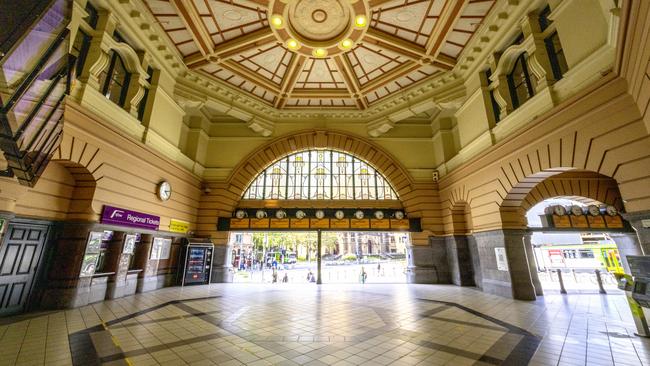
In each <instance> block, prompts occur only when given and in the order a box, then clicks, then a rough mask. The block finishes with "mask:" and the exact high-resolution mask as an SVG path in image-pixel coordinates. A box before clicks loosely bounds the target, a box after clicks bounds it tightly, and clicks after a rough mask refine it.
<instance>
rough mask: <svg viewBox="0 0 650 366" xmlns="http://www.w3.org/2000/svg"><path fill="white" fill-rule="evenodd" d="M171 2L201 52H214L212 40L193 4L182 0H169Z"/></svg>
mask: <svg viewBox="0 0 650 366" xmlns="http://www.w3.org/2000/svg"><path fill="white" fill-rule="evenodd" d="M171 4H172V6H174V8H176V10H177V11H178V15H179V16H180V18H181V20H182V21H183V24H185V26H186V27H187V29H188V30H189V31H190V34H191V35H192V39H193V40H194V42H196V44H197V45H198V47H199V51H200V52H201V54H202V55H203V56H206V55H209V54H211V53H212V52H214V41H213V40H212V37H210V32H208V30H207V29H206V28H205V25H204V24H203V21H202V20H201V16H200V15H199V13H198V12H197V10H196V8H195V7H194V5H193V4H192V3H191V2H189V1H183V0H171Z"/></svg>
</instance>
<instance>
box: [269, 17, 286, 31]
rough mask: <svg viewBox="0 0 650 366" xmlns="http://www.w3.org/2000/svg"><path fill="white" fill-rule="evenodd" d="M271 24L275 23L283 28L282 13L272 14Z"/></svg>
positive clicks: (274, 24)
mask: <svg viewBox="0 0 650 366" xmlns="http://www.w3.org/2000/svg"><path fill="white" fill-rule="evenodd" d="M271 25H273V26H274V27H275V28H276V29H280V28H282V27H283V26H284V18H282V15H278V14H273V15H271Z"/></svg>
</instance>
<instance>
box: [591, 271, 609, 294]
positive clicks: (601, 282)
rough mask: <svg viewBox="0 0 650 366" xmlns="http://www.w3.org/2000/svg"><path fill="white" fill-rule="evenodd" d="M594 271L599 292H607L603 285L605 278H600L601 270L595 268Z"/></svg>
mask: <svg viewBox="0 0 650 366" xmlns="http://www.w3.org/2000/svg"><path fill="white" fill-rule="evenodd" d="M594 272H595V273H596V282H598V292H600V293H601V294H606V293H607V292H606V291H605V288H604V287H603V280H602V279H601V278H600V270H599V269H596V270H594Z"/></svg>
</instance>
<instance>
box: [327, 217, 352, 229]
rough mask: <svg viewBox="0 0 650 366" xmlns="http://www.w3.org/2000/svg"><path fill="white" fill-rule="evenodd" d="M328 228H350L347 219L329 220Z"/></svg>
mask: <svg viewBox="0 0 650 366" xmlns="http://www.w3.org/2000/svg"><path fill="white" fill-rule="evenodd" d="M330 228H332V229H349V228H350V220H348V219H340V220H339V219H331V220H330Z"/></svg>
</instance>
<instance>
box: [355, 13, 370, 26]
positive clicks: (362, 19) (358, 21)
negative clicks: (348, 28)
mask: <svg viewBox="0 0 650 366" xmlns="http://www.w3.org/2000/svg"><path fill="white" fill-rule="evenodd" d="M367 22H368V19H367V18H366V16H365V15H363V14H362V15H357V17H356V18H354V25H355V26H356V27H358V28H363V27H365V26H366V23H367Z"/></svg>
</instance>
